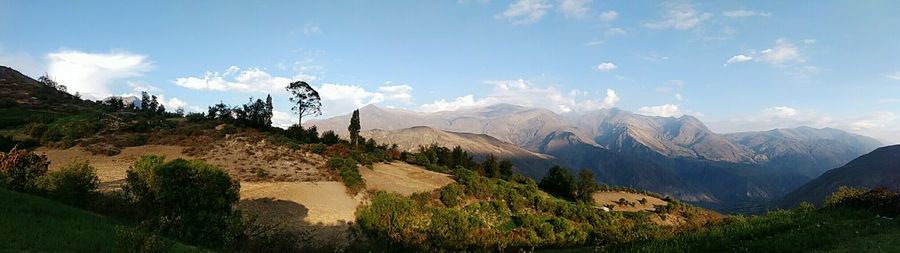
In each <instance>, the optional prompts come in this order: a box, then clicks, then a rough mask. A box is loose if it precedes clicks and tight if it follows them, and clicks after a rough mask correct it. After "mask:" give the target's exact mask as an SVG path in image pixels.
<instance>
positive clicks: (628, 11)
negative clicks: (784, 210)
mask: <svg viewBox="0 0 900 253" xmlns="http://www.w3.org/2000/svg"><path fill="white" fill-rule="evenodd" d="M898 12H900V1H888V0H884V1H878V0H872V1H625V0H513V1H498V0H458V1H412V0H410V1H43V0H28V1H24V0H22V1H18V0H0V65H4V66H10V67H13V68H15V69H17V70H19V71H21V72H23V73H25V74H27V75H29V76H32V77H38V76H41V75H43V74H45V73H46V74H49V75H50V76H51V77H52V78H53V79H55V80H56V81H58V82H59V83H62V84H64V85H67V86H68V87H69V90H70V91H72V92H78V93H79V94H81V95H82V96H83V97H86V98H94V99H101V98H105V97H107V96H111V95H134V94H139V93H140V91H149V92H150V93H152V94H158V95H159V96H160V97H161V98H162V100H163V104H165V105H166V106H167V108H169V109H170V110H174V109H175V108H179V107H181V108H184V109H185V110H187V111H205V108H206V107H207V106H208V105H211V104H215V103H218V102H220V101H222V102H225V103H228V104H232V105H237V104H242V103H246V102H247V101H248V99H249V98H250V97H255V98H260V97H262V98H264V97H265V96H266V94H271V95H272V96H273V98H274V100H275V110H276V112H275V115H274V118H275V119H274V123H275V124H276V125H278V126H287V125H290V124H292V123H294V122H296V116H295V115H293V114H292V113H291V111H290V103H289V101H288V97H287V93H286V92H285V91H284V86H286V85H287V84H288V83H290V82H291V81H297V80H303V81H306V82H308V83H310V84H311V85H312V86H313V87H314V88H316V89H317V90H318V91H319V92H320V94H321V96H322V102H323V108H322V110H323V115H322V116H320V118H322V117H329V116H335V115H341V114H346V113H348V112H350V111H352V110H353V109H355V108H359V107H362V106H365V105H368V104H375V105H378V106H382V107H392V108H402V109H407V110H414V111H423V112H433V111H445V110H457V109H464V108H471V107H478V106H485V105H490V104H497V103H510V104H518V105H524V106H535V107H543V108H547V109H550V110H553V111H556V112H559V113H578V112H583V111H590V110H597V109H604V108H612V107H617V108H620V109H623V110H628V111H632V112H635V113H640V114H644V115H653V116H664V117H670V116H671V117H678V116H681V115H685V114H687V115H691V116H695V117H697V118H700V119H701V120H702V121H704V122H705V123H706V124H707V125H708V126H709V127H710V129H712V130H713V131H716V132H720V133H727V132H737V131H759V130H769V129H773V128H784V127H796V126H812V127H833V128H838V129H843V130H847V131H850V132H854V133H858V134H862V135H867V136H872V137H875V138H878V139H879V140H881V141H882V142H885V143H900V118H898V116H900V35H898V32H900V30H898V27H900V15H896V13H898Z"/></svg>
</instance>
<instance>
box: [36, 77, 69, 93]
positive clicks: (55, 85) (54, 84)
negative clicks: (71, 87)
mask: <svg viewBox="0 0 900 253" xmlns="http://www.w3.org/2000/svg"><path fill="white" fill-rule="evenodd" d="M38 82H40V83H42V84H44V86H47V87H49V88H53V89H56V90H58V91H62V92H65V93H68V88H67V87H66V86H65V85H62V84H60V83H57V82H56V81H55V80H53V78H51V77H50V74H47V73H44V75H42V76H41V77H38Z"/></svg>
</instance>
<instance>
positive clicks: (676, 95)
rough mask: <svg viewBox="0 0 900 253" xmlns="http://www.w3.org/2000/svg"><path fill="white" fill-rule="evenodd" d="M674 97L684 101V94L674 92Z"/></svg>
mask: <svg viewBox="0 0 900 253" xmlns="http://www.w3.org/2000/svg"><path fill="white" fill-rule="evenodd" d="M675 99H677V100H678V101H684V96H682V95H681V93H675Z"/></svg>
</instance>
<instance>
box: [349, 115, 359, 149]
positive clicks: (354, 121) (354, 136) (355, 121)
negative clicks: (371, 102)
mask: <svg viewBox="0 0 900 253" xmlns="http://www.w3.org/2000/svg"><path fill="white" fill-rule="evenodd" d="M359 129H360V127H359V109H357V110H353V116H350V126H347V131H349V132H350V144H351V145H353V147H356V146H357V145H359Z"/></svg>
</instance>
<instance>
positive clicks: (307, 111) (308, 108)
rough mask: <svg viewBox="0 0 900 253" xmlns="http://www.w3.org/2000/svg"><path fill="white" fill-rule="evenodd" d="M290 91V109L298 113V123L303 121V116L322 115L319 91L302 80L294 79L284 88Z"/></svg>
mask: <svg viewBox="0 0 900 253" xmlns="http://www.w3.org/2000/svg"><path fill="white" fill-rule="evenodd" d="M284 89H285V90H287V91H288V92H290V93H291V97H290V101H291V103H294V106H293V107H291V110H293V111H294V112H296V113H297V115H299V116H300V117H299V119H298V121H297V122H298V124H301V123H303V116H312V115H322V101H321V100H322V98H320V97H319V92H318V91H316V90H315V89H313V88H312V86H309V84H308V83H306V82H304V81H296V82H293V83H290V84H288V86H287V87H285V88H284Z"/></svg>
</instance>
